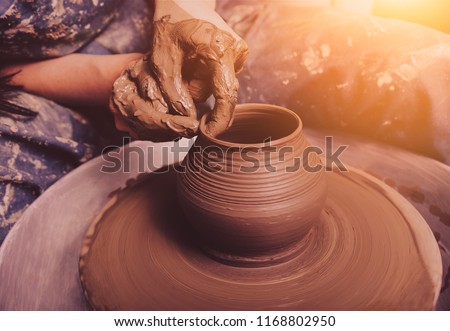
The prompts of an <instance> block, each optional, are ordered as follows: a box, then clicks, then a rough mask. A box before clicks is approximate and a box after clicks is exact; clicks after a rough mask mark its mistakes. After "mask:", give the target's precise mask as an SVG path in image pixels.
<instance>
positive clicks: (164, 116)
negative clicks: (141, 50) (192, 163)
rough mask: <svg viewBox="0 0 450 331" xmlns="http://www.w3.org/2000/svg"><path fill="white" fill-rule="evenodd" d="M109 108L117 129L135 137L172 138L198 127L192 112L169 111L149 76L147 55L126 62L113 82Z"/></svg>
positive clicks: (150, 138)
mask: <svg viewBox="0 0 450 331" xmlns="http://www.w3.org/2000/svg"><path fill="white" fill-rule="evenodd" d="M110 109H111V110H112V111H113V113H114V118H115V123H116V127H117V129H119V130H121V131H126V132H128V133H129V134H130V135H131V136H133V137H134V138H137V139H146V140H152V141H166V140H172V139H175V138H177V137H179V136H181V137H192V136H193V135H195V133H196V132H197V129H198V121H197V117H196V115H195V114H192V116H181V115H172V114H171V113H170V112H169V107H168V105H167V103H166V101H165V100H164V97H163V95H162V94H161V90H160V88H159V84H158V83H157V81H156V80H155V79H153V77H152V72H151V68H150V65H149V60H148V57H143V58H141V59H139V60H137V61H134V62H132V63H130V64H129V65H128V67H127V68H126V69H125V70H124V71H123V72H122V75H121V76H120V77H119V78H118V79H117V80H116V81H115V82H114V85H113V93H112V98H111V102H110Z"/></svg>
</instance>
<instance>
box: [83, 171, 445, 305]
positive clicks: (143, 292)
mask: <svg viewBox="0 0 450 331" xmlns="http://www.w3.org/2000/svg"><path fill="white" fill-rule="evenodd" d="M326 176H327V182H328V196H327V200H326V202H325V206H324V209H323V211H322V213H321V214H320V217H319V220H318V222H317V223H316V224H315V226H314V227H313V228H312V230H311V231H310V232H309V233H308V235H307V236H306V237H304V238H303V239H302V240H301V247H300V249H299V250H298V254H297V256H295V257H293V258H292V259H290V260H289V261H287V262H285V263H278V264H275V265H272V266H270V267H262V268H245V267H235V266H230V265H227V264H224V263H221V262H218V261H217V260H216V259H213V258H210V257H209V256H208V255H207V254H205V253H204V252H203V251H202V249H201V248H199V247H198V246H197V244H196V241H195V240H194V239H193V238H194V234H193V233H192V232H191V227H190V226H189V225H188V222H187V220H186V218H185V216H184V214H183V212H182V210H181V208H180V206H179V205H178V202H177V199H175V198H174V197H175V195H176V173H175V171H173V170H172V171H168V172H165V173H160V174H156V173H154V174H151V175H148V176H146V177H145V178H143V179H142V181H141V182H139V183H137V184H135V185H134V186H131V187H128V188H126V189H124V190H123V191H120V192H117V193H116V194H115V196H114V197H113V198H112V199H111V200H110V202H109V203H108V204H107V205H106V206H105V208H104V210H103V211H102V212H101V213H100V215H99V216H98V217H97V219H96V220H95V221H94V222H93V224H92V225H91V227H90V229H89V231H88V234H87V236H86V239H85V241H84V245H83V248H82V252H81V258H80V277H81V283H82V286H83V288H84V291H85V294H86V297H87V299H88V300H89V302H90V304H91V305H92V307H94V308H95V309H112V310H347V309H348V310H379V309H381V310H385V309H386V310H414V309H417V310H422V309H433V308H434V305H435V302H436V298H437V295H438V292H439V288H440V283H441V280H440V279H441V275H442V267H441V261H440V256H439V250H438V248H437V245H436V242H435V240H434V238H433V234H432V233H431V231H430V230H429V228H428V227H427V225H426V223H425V221H424V220H423V219H422V218H421V216H420V214H419V213H418V212H417V211H416V210H415V209H414V208H413V207H412V206H411V205H410V204H409V203H408V202H407V201H406V200H405V199H404V198H402V197H401V196H400V195H399V194H398V193H396V192H395V191H393V190H392V189H390V188H389V187H388V186H387V185H386V184H383V183H382V182H380V181H377V180H376V179H374V178H373V177H371V176H369V175H367V174H365V173H363V172H359V171H356V170H353V169H351V168H350V172H347V173H345V172H327V173H326ZM295 184H296V183H293V185H295Z"/></svg>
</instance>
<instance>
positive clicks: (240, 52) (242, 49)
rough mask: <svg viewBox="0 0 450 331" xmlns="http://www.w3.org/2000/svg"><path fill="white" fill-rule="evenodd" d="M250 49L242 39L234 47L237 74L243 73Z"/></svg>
mask: <svg viewBox="0 0 450 331" xmlns="http://www.w3.org/2000/svg"><path fill="white" fill-rule="evenodd" d="M248 54H249V49H248V45H247V43H246V42H245V41H244V40H243V39H241V40H239V41H238V42H237V43H236V45H235V47H234V71H235V73H236V74H238V73H239V72H241V71H242V69H243V68H244V63H245V61H246V60H247V57H248Z"/></svg>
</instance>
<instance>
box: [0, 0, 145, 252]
mask: <svg viewBox="0 0 450 331" xmlns="http://www.w3.org/2000/svg"><path fill="white" fill-rule="evenodd" d="M0 9H1V10H0V13H2V15H1V17H0V57H2V58H3V59H2V64H3V63H5V62H7V61H8V59H17V58H26V59H37V58H45V57H53V56H60V55H64V54H68V53H71V52H75V51H79V52H82V53H88V54H114V53H126V52H146V51H148V50H149V49H150V46H151V44H150V42H151V41H150V33H151V27H152V11H151V6H150V4H149V2H148V1H145V0H128V1H126V5H122V1H118V0H98V1H94V0H93V1H76V0H65V1H62V0H60V1H32V2H30V1H25V0H18V1H6V2H3V3H2V4H1V6H0ZM10 101H11V102H13V103H15V104H17V105H20V106H23V107H25V108H27V109H30V110H32V111H34V112H36V116H22V115H17V114H12V113H8V112H7V111H1V110H2V109H0V244H1V243H2V242H3V240H4V238H5V236H6V235H7V234H8V232H9V231H10V229H11V228H12V227H13V226H14V224H15V223H16V221H17V220H18V219H19V218H20V215H21V214H22V213H23V212H24V211H25V209H26V208H27V207H28V206H29V205H30V204H31V203H32V202H33V201H34V200H35V199H36V198H37V197H38V196H39V195H40V194H42V192H44V191H45V190H46V189H47V188H48V187H50V186H51V185H52V184H53V183H54V182H56V181H57V180H58V179H59V178H61V177H62V176H64V175H65V174H67V173H68V172H70V171H71V170H73V169H74V168H76V167H77V166H78V165H80V164H81V163H83V162H85V161H87V160H89V159H91V158H92V157H94V156H97V155H99V153H100V152H101V150H102V147H103V146H105V145H107V144H109V143H110V142H112V141H111V140H110V139H113V138H115V137H111V136H110V135H106V138H105V134H104V133H105V132H108V133H109V131H111V130H107V129H105V128H113V127H114V125H113V121H112V116H111V114H109V113H107V112H105V113H104V114H98V115H99V116H98V117H100V118H101V119H106V118H109V119H110V121H109V122H108V123H106V124H105V123H104V121H102V122H103V123H102V127H101V128H99V127H96V126H95V125H94V124H93V122H94V121H93V120H91V119H88V118H86V117H85V116H83V115H81V114H79V113H77V112H75V111H74V110H72V109H69V108H66V107H63V106H61V105H59V104H57V103H55V102H52V101H50V100H47V99H45V98H41V97H38V96H35V95H31V94H28V93H25V92H19V93H17V95H16V96H14V97H13V98H12V99H11V100H10ZM99 129H101V130H99ZM100 131H101V132H102V134H100V133H99V132H100ZM115 133H116V132H115ZM119 136H120V135H119V134H118V133H116V138H117V137H119ZM114 143H115V144H117V142H116V141H114Z"/></svg>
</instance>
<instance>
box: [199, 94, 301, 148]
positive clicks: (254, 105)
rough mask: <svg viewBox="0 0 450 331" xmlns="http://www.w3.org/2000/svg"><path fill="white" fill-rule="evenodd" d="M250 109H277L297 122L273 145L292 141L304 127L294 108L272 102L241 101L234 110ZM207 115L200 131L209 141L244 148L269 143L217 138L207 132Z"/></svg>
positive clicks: (258, 146) (262, 145)
mask: <svg viewBox="0 0 450 331" xmlns="http://www.w3.org/2000/svg"><path fill="white" fill-rule="evenodd" d="M249 110H262V111H277V112H280V113H284V114H287V115H290V116H291V117H292V118H293V119H294V120H295V121H296V122H297V126H296V128H295V129H294V130H293V131H292V132H290V133H289V134H288V135H286V136H283V137H281V138H278V139H275V140H271V144H273V145H279V144H284V143H286V142H288V141H290V140H291V139H292V138H294V137H295V136H297V135H299V134H300V133H301V131H302V129H303V122H302V120H301V119H300V117H299V116H298V115H297V114H296V113H295V112H293V111H292V110H290V109H288V108H285V107H281V106H277V105H271V104H266V103H241V104H238V105H237V106H236V108H235V110H234V112H236V111H238V112H241V111H242V112H244V111H249ZM207 117H208V114H205V115H204V116H203V117H202V119H201V121H200V126H199V132H200V134H201V135H202V136H204V137H206V138H207V139H208V140H209V141H211V142H213V143H214V144H216V145H221V146H226V147H242V148H244V147H256V148H262V147H265V146H267V143H264V142H261V143H235V142H230V141H226V140H222V139H219V138H216V137H214V136H212V135H210V134H207V133H206V132H205V126H206V118H207Z"/></svg>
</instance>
